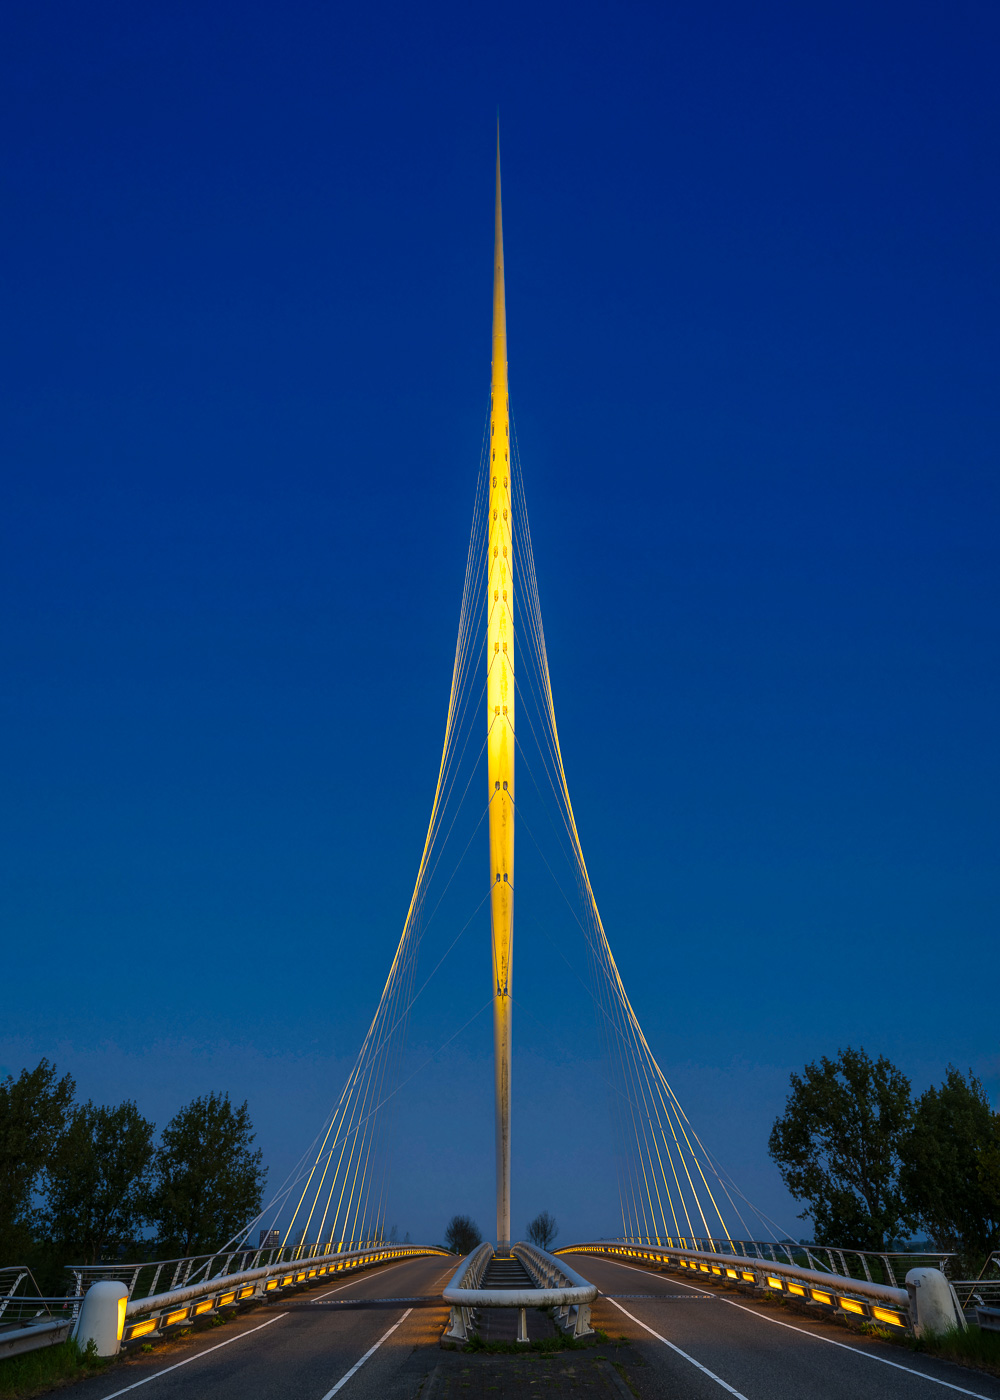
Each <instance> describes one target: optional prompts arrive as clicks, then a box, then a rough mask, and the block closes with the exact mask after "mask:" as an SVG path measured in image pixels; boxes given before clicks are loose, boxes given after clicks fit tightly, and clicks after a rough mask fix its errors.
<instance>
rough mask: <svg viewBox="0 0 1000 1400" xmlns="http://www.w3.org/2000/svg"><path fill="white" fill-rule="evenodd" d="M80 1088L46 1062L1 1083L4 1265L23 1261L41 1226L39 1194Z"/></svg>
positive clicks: (0, 1257)
mask: <svg viewBox="0 0 1000 1400" xmlns="http://www.w3.org/2000/svg"><path fill="white" fill-rule="evenodd" d="M75 1092H76V1084H75V1083H74V1081H73V1079H72V1077H71V1076H70V1075H68V1074H66V1075H63V1077H62V1079H56V1067H55V1065H53V1064H50V1063H49V1061H48V1060H41V1061H39V1063H38V1066H37V1067H36V1068H35V1069H33V1070H22V1071H21V1073H20V1075H19V1076H18V1078H17V1079H15V1078H14V1077H13V1075H8V1076H7V1077H6V1079H3V1080H0V1262H2V1263H4V1264H15V1263H20V1262H22V1261H23V1260H24V1259H25V1258H26V1257H27V1253H28V1251H29V1250H30V1249H31V1247H32V1245H33V1243H34V1239H35V1235H36V1232H37V1229H38V1225H39V1219H38V1211H37V1209H36V1208H35V1206H34V1196H35V1191H36V1189H37V1186H38V1182H39V1177H40V1174H41V1172H42V1169H43V1167H44V1166H45V1164H46V1162H47V1161H48V1160H49V1158H50V1157H51V1155H52V1152H53V1149H54V1148H55V1146H56V1143H57V1142H58V1141H59V1138H60V1137H61V1136H62V1133H63V1131H64V1130H65V1127H66V1117H67V1114H68V1113H69V1110H70V1105H71V1104H72V1102H73V1095H74V1093H75Z"/></svg>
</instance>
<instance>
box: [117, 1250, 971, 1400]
mask: <svg viewBox="0 0 1000 1400" xmlns="http://www.w3.org/2000/svg"><path fill="white" fill-rule="evenodd" d="M607 1262H608V1263H609V1264H618V1260H617V1259H609V1260H608V1261H607ZM618 1267H619V1269H631V1270H632V1271H633V1272H634V1273H637V1274H648V1273H649V1270H648V1269H637V1268H636V1267H635V1265H634V1264H618ZM671 1283H679V1284H682V1285H683V1287H684V1288H691V1289H694V1291H695V1292H696V1293H704V1292H705V1291H706V1290H705V1289H703V1288H698V1287H697V1286H696V1285H695V1284H693V1283H685V1282H684V1280H683V1279H679V1278H675V1279H671ZM603 1296H605V1297H606V1296H607V1295H606V1294H605V1295H603ZM712 1296H713V1297H716V1298H718V1297H719V1295H718V1294H713V1295H712ZM608 1302H609V1303H613V1302H614V1299H613V1298H608ZM719 1302H720V1303H728V1304H729V1306H730V1307H731V1308H739V1310H740V1312H745V1313H749V1314H750V1316H751V1317H755V1318H756V1319H757V1320H758V1322H773V1323H774V1325H775V1327H787V1328H788V1330H789V1331H790V1332H798V1333H800V1334H801V1335H802V1336H803V1337H812V1338H813V1339H814V1340H815V1341H817V1342H826V1343H827V1344H828V1345H829V1346H832V1347H842V1348H843V1350H844V1351H849V1352H852V1353H853V1355H854V1356H861V1357H863V1358H864V1359H865V1360H866V1361H878V1362H879V1363H880V1364H881V1365H883V1366H891V1367H892V1368H893V1370H894V1371H905V1372H906V1373H907V1375H909V1376H919V1377H920V1379H921V1380H922V1381H931V1382H932V1383H933V1384H934V1385H943V1386H944V1387H945V1388H946V1389H947V1390H957V1391H958V1393H959V1395H971V1396H973V1400H992V1397H991V1396H989V1395H981V1394H980V1393H979V1391H978V1390H966V1389H965V1387H964V1386H961V1385H953V1384H952V1382H951V1381H943V1380H941V1379H940V1378H939V1377H938V1376H929V1375H928V1374H927V1372H926V1371H917V1370H916V1369H915V1368H914V1367H913V1366H904V1365H902V1364H901V1363H900V1362H899V1361H890V1360H889V1358H888V1357H887V1356H876V1355H875V1353H874V1352H873V1351H864V1350H863V1349H862V1348H861V1347H852V1346H850V1345H849V1344H848V1343H847V1342H838V1341H836V1340H835V1339H834V1338H833V1337H823V1336H821V1335H820V1333H819V1332H810V1331H808V1330H807V1329H806V1328H805V1327H796V1326H795V1324H794V1323H793V1322H782V1321H781V1319H780V1318H777V1317H766V1316H765V1315H764V1314H763V1313H760V1312H758V1311H757V1309H756V1308H748V1307H747V1306H746V1305H745V1304H744V1303H735V1302H734V1301H733V1300H732V1298H719ZM616 1306H617V1305H616ZM624 1311H625V1309H624V1308H622V1312H624ZM635 1321H636V1322H638V1321H639V1319H638V1318H636V1319H635ZM639 1326H640V1327H646V1324H645V1323H644V1322H640V1323H639ZM646 1331H647V1332H651V1331H652V1328H651V1327H646ZM653 1335H654V1336H655V1335H656V1334H655V1332H654V1333H653ZM660 1340H661V1341H662V1340H663V1339H662V1338H661V1339H660ZM667 1345H668V1346H670V1343H669V1342H668V1343H667ZM675 1350H676V1348H675ZM682 1354H683V1353H682ZM697 1364H698V1363H697V1362H695V1365H697ZM109 1400H110V1397H109Z"/></svg>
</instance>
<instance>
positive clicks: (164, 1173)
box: [151, 1093, 267, 1255]
mask: <svg viewBox="0 0 1000 1400" xmlns="http://www.w3.org/2000/svg"><path fill="white" fill-rule="evenodd" d="M253 1140H254V1133H253V1125H252V1124H251V1122H250V1114H249V1111H248V1109H247V1105H246V1102H244V1103H242V1104H241V1105H240V1106H239V1108H235V1109H234V1108H233V1106H232V1104H231V1103H230V1102H229V1095H228V1094H214V1093H213V1094H204V1095H203V1096H202V1097H201V1098H198V1099H194V1100H193V1101H192V1102H191V1103H189V1104H188V1105H187V1107H186V1108H182V1109H181V1110H180V1112H179V1113H177V1114H176V1115H175V1116H174V1117H173V1118H172V1119H171V1120H170V1122H169V1123H168V1124H167V1126H166V1127H165V1128H164V1130H163V1137H162V1141H161V1143H160V1147H159V1149H158V1150H157V1153H156V1164H155V1184H154V1189H153V1201H152V1210H151V1218H152V1219H153V1220H154V1221H155V1222H156V1225H157V1228H158V1231H159V1246H160V1249H161V1250H163V1251H165V1252H166V1253H172V1254H178V1255H186V1254H209V1253H211V1252H212V1251H213V1250H215V1249H221V1248H222V1246H223V1245H225V1244H228V1243H229V1241H230V1240H231V1239H233V1238H234V1237H235V1236H236V1235H238V1234H239V1232H240V1231H241V1230H242V1229H243V1227H244V1226H245V1225H247V1224H248V1223H249V1222H250V1221H251V1220H252V1219H253V1218H254V1216H255V1215H257V1214H258V1213H259V1211H260V1206H261V1200H262V1197H263V1194H264V1181H265V1179H266V1177H267V1169H266V1168H265V1167H262V1166H261V1157H262V1153H261V1152H260V1151H259V1150H258V1151H256V1152H253V1151H251V1144H252V1142H253Z"/></svg>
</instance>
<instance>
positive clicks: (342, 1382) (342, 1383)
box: [108, 1308, 413, 1400]
mask: <svg viewBox="0 0 1000 1400" xmlns="http://www.w3.org/2000/svg"><path fill="white" fill-rule="evenodd" d="M412 1311H413V1309H412V1308H407V1309H406V1312H405V1313H404V1314H403V1316H402V1317H401V1318H400V1319H399V1322H394V1323H393V1324H392V1326H391V1327H390V1328H389V1330H388V1332H383V1333H382V1335H381V1337H379V1339H378V1341H377V1342H376V1343H375V1345H374V1346H373V1347H369V1348H368V1350H367V1351H366V1352H365V1354H364V1356H363V1357H362V1358H361V1360H360V1361H355V1363H354V1365H353V1366H352V1367H351V1369H350V1370H349V1371H348V1372H347V1373H346V1375H343V1376H341V1378H340V1380H339V1381H338V1382H337V1384H336V1385H335V1386H334V1387H333V1389H332V1390H328V1391H327V1392H326V1394H325V1395H324V1396H323V1400H330V1397H331V1396H332V1395H336V1393H337V1391H338V1390H340V1389H341V1387H342V1386H345V1385H346V1384H347V1382H348V1381H349V1380H350V1379H351V1377H352V1376H353V1375H354V1374H355V1372H357V1371H360V1370H361V1368H362V1366H363V1365H364V1364H365V1362H366V1361H367V1360H368V1358H369V1357H370V1356H374V1355H375V1353H376V1352H377V1351H378V1349H379V1347H380V1346H381V1345H382V1343H383V1342H384V1341H385V1340H386V1339H387V1338H388V1337H391V1336H392V1334H393V1332H395V1330H396V1328H397V1327H398V1326H399V1325H400V1323H403V1322H405V1321H406V1319H407V1318H408V1317H409V1315H410V1313H411V1312H412ZM108 1400H111V1396H108Z"/></svg>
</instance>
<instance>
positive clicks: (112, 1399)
mask: <svg viewBox="0 0 1000 1400" xmlns="http://www.w3.org/2000/svg"><path fill="white" fill-rule="evenodd" d="M287 1316H288V1314H287V1313H279V1314H278V1316H277V1317H269V1318H268V1320H267V1321H266V1322H260V1323H258V1324H257V1326H256V1327H249V1328H247V1330H246V1331H245V1332H241V1333H240V1335H239V1336H238V1337H227V1338H226V1340H225V1341H224V1342H216V1344H215V1346H214V1347H206V1348H205V1350H204V1351H197V1352H195V1354H194V1356H186V1357H185V1358H184V1360H183V1361H175V1362H174V1364H173V1365H172V1366H164V1368H163V1370H162V1371H157V1372H156V1374H155V1375H152V1376H143V1378H142V1380H141V1381H133V1382H132V1384H131V1385H127V1386H125V1388H124V1389H123V1390H113V1391H112V1392H111V1394H110V1395H105V1397H104V1400H118V1396H119V1395H127V1394H128V1392H129V1391H130V1390H136V1389H138V1387H139V1386H140V1385H148V1384H149V1382H150V1381H158V1380H159V1379H160V1377H161V1376H165V1375H166V1374H167V1372H168V1371H176V1370H177V1368H178V1366H187V1365H188V1363H189V1362H191V1361H200V1360H201V1358H202V1357H203V1356H207V1355H208V1353H209V1352H210V1351H218V1350H219V1348H220V1347H229V1346H232V1344H233V1342H242V1340H243V1338H244V1337H249V1336H250V1335H251V1333H253V1332H259V1331H260V1330H261V1328H262V1327H270V1325H271V1323H272V1322H280V1321H281V1319H282V1318H283V1317H287ZM332 1393H333V1392H332V1391H331V1394H332Z"/></svg>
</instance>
